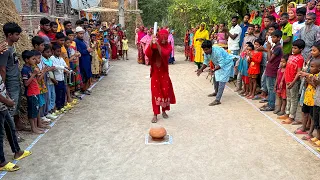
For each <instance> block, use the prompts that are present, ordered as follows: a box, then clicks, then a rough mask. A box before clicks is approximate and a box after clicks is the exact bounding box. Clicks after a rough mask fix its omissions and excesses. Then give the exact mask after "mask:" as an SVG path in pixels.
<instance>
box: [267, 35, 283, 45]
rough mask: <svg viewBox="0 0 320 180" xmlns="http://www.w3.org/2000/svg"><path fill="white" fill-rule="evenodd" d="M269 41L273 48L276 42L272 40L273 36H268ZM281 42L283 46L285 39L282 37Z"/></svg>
mask: <svg viewBox="0 0 320 180" xmlns="http://www.w3.org/2000/svg"><path fill="white" fill-rule="evenodd" d="M268 42H269V43H270V44H271V47H272V48H273V47H274V46H275V45H276V44H275V43H273V42H272V37H271V36H268ZM280 44H281V46H283V40H282V38H281V39H280Z"/></svg>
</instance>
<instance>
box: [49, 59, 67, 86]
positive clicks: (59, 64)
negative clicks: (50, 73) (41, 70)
mask: <svg viewBox="0 0 320 180" xmlns="http://www.w3.org/2000/svg"><path fill="white" fill-rule="evenodd" d="M50 60H51V61H52V65H53V66H54V67H55V68H56V70H55V71H54V77H55V79H56V80H57V81H64V69H65V68H66V67H68V66H67V64H66V62H65V61H64V60H63V58H62V57H55V56H51V57H50Z"/></svg>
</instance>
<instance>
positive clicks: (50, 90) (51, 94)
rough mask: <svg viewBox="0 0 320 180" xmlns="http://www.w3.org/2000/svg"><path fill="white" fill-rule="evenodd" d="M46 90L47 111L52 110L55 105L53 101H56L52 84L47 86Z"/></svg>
mask: <svg viewBox="0 0 320 180" xmlns="http://www.w3.org/2000/svg"><path fill="white" fill-rule="evenodd" d="M47 88H48V102H47V104H48V111H51V110H53V108H54V105H55V103H56V102H55V101H56V92H55V89H54V84H50V85H48V86H47Z"/></svg>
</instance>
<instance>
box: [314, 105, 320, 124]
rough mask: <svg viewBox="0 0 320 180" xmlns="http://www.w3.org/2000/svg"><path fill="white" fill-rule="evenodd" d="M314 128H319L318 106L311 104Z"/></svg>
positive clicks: (319, 113)
mask: <svg viewBox="0 0 320 180" xmlns="http://www.w3.org/2000/svg"><path fill="white" fill-rule="evenodd" d="M313 120H314V129H320V107H319V106H313Z"/></svg>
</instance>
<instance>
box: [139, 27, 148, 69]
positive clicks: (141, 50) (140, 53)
mask: <svg viewBox="0 0 320 180" xmlns="http://www.w3.org/2000/svg"><path fill="white" fill-rule="evenodd" d="M145 35H146V34H145V33H144V27H143V26H141V27H140V29H139V32H138V39H137V48H138V63H139V64H143V63H144V53H143V48H142V46H141V43H140V41H141V39H142V38H143V37H144V36H145Z"/></svg>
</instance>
